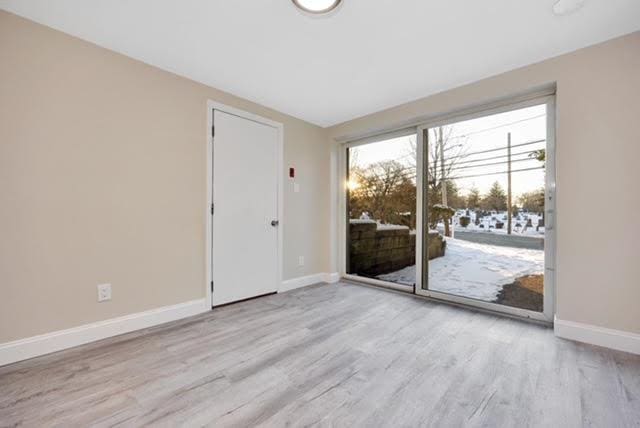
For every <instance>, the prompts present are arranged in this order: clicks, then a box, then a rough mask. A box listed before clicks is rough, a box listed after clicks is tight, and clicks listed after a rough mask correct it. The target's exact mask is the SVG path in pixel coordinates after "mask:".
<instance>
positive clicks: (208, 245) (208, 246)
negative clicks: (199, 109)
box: [205, 100, 284, 307]
mask: <svg viewBox="0 0 640 428" xmlns="http://www.w3.org/2000/svg"><path fill="white" fill-rule="evenodd" d="M213 110H218V111H222V112H225V113H229V114H232V115H234V116H238V117H242V118H244V119H248V120H252V121H254V122H258V123H261V124H263V125H267V126H271V127H274V128H276V130H277V131H278V165H277V169H278V177H277V179H278V221H279V222H280V224H279V226H278V250H277V251H278V254H277V260H278V261H277V263H278V266H277V278H276V284H278V286H280V285H281V284H282V271H283V267H282V263H283V257H282V255H283V254H284V253H283V238H284V235H283V229H284V215H283V214H284V175H283V174H284V125H283V124H282V123H280V122H276V121H274V120H271V119H267V118H265V117H262V116H258V115H256V114H253V113H249V112H247V111H244V110H240V109H237V108H235V107H231V106H228V105H225V104H221V103H219V102H216V101H212V100H207V130H206V132H207V185H206V189H207V194H206V199H205V200H206V201H207V205H206V206H205V219H206V220H205V232H206V240H205V269H206V272H205V278H206V282H205V293H206V299H207V302H209V307H212V306H213V296H212V294H211V281H212V278H213V276H212V274H213V272H212V259H211V253H212V251H211V250H212V244H213V242H212V230H213V219H212V218H211V211H210V210H211V204H212V202H213V138H212V136H211V128H212V127H213ZM278 291H280V289H279V288H278Z"/></svg>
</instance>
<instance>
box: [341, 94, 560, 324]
mask: <svg viewBox="0 0 640 428" xmlns="http://www.w3.org/2000/svg"><path fill="white" fill-rule="evenodd" d="M540 104H546V105H547V147H546V150H547V154H548V156H547V159H546V167H545V193H546V194H545V202H546V203H545V211H546V215H545V226H546V228H545V277H544V278H545V279H544V312H542V313H540V312H535V311H530V310H526V309H521V308H515V307H510V306H505V305H501V304H498V303H489V302H483V301H480V300H475V299H471V298H467V297H460V296H455V295H452V294H447V293H440V292H437V291H431V290H423V289H422V268H423V266H422V252H423V249H422V246H423V242H422V240H423V222H422V218H423V204H422V181H423V174H424V165H423V162H424V159H423V155H424V153H423V150H424V139H423V137H424V130H425V129H428V128H432V127H435V126H441V125H446V124H450V123H454V122H459V121H463V120H470V119H474V118H478V117H482V116H487V115H492V114H498V113H502V112H507V111H510V110H517V109H521V108H526V107H530V106H534V105H540ZM555 126H556V104H555V95H541V96H536V97H530V98H528V99H526V100H525V101H519V100H513V101H512V102H508V100H507V101H505V102H502V103H501V104H500V105H499V106H498V107H493V106H487V107H486V108H484V109H483V108H481V107H480V108H478V107H476V108H474V109H473V111H472V112H470V113H466V112H464V111H461V112H460V113H459V114H456V113H455V112H453V113H450V114H447V115H442V116H440V117H439V118H438V117H436V118H434V119H431V120H423V121H422V122H421V123H420V124H418V125H417V126H416V127H415V128H413V127H411V128H405V129H403V130H400V131H392V132H388V133H381V134H378V135H375V136H367V137H366V138H361V139H358V140H352V141H344V142H342V143H341V144H340V149H339V156H338V162H339V171H338V172H339V174H340V179H339V183H340V186H339V191H338V193H339V198H340V200H339V203H338V208H339V213H338V214H339V237H338V245H339V248H338V257H339V267H340V275H341V277H342V278H345V279H348V280H354V281H358V282H363V283H367V284H371V285H377V286H382V287H386V288H392V289H397V290H402V291H407V290H408V287H406V286H400V285H397V284H394V283H391V282H387V281H381V280H377V279H371V278H364V277H359V276H355V275H349V274H347V273H346V267H347V266H346V245H347V236H346V234H347V206H346V196H347V192H346V180H347V150H348V149H349V148H350V147H355V146H358V145H362V144H368V143H372V142H375V141H382V140H386V139H388V138H393V137H396V136H399V135H407V134H409V133H412V132H415V133H416V134H417V144H416V147H417V152H418V153H417V160H418V162H417V177H416V185H417V195H416V201H417V207H416V285H415V287H414V290H413V293H414V294H416V295H418V296H423V297H427V298H431V299H436V300H444V301H448V302H453V303H457V304H464V305H468V306H472V307H476V308H480V309H484V310H489V311H493V312H501V313H506V314H510V315H515V316H518V317H523V318H530V319H534V320H538V321H544V322H549V323H553V318H554V314H555V302H556V294H557V293H556V272H555V268H556V266H555V263H556V260H555V257H556V224H555V219H556V218H557V217H556V211H555V210H556V203H555V200H556V159H555V154H556V135H555V130H556V128H555Z"/></svg>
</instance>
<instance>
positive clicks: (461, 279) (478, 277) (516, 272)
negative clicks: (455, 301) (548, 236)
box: [378, 238, 544, 301]
mask: <svg viewBox="0 0 640 428" xmlns="http://www.w3.org/2000/svg"><path fill="white" fill-rule="evenodd" d="M446 240H447V249H446V252H445V256H444V257H439V258H437V259H433V260H431V261H430V262H429V289H431V290H432V291H440V292H443V293H449V294H455V295H458V296H464V297H470V298H473V299H480V300H485V301H493V300H495V299H496V298H497V297H498V293H499V292H500V290H502V287H503V286H504V285H506V284H511V283H512V282H514V280H515V279H516V278H518V277H521V276H525V275H532V274H543V273H544V251H540V250H529V249H522V248H511V247H497V246H493V245H483V244H475V243H472V242H467V241H462V240H459V239H452V238H446ZM415 277H416V267H415V266H408V267H406V268H404V269H402V270H399V271H397V272H392V273H389V274H385V275H379V276H378V279H381V280H383V281H391V282H395V283H399V284H409V285H413V284H414V283H415Z"/></svg>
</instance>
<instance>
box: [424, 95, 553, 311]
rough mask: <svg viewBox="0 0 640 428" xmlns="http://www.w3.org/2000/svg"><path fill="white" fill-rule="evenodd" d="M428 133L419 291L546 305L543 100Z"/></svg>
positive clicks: (535, 307)
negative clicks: (528, 105)
mask: <svg viewBox="0 0 640 428" xmlns="http://www.w3.org/2000/svg"><path fill="white" fill-rule="evenodd" d="M423 135H424V138H423V140H424V146H423V147H424V153H423V155H422V158H423V164H424V168H423V170H424V171H423V177H424V184H423V187H422V189H423V197H424V202H423V212H424V216H423V221H424V226H423V237H422V242H423V262H422V275H423V276H422V289H424V290H428V291H429V292H434V293H441V294H442V295H443V296H446V295H448V296H455V297H459V298H464V299H473V300H476V301H481V302H486V303H494V304H499V305H504V306H509V307H513V308H518V309H523V310H527V311H534V312H543V310H544V302H545V299H544V289H545V287H544V274H545V199H546V198H545V189H546V180H545V169H546V164H547V160H548V159H547V139H548V138H547V104H540V105H535V106H532V107H527V108H521V109H517V110H512V111H508V112H504V113H499V114H493V115H487V116H483V117H479V118H475V119H471V120H465V121H460V122H456V123H451V124H447V125H442V126H437V127H432V128H428V129H425V130H424V134H423Z"/></svg>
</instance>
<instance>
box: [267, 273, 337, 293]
mask: <svg viewBox="0 0 640 428" xmlns="http://www.w3.org/2000/svg"><path fill="white" fill-rule="evenodd" d="M339 280H340V275H339V274H338V272H334V273H316V274H313V275H307V276H300V277H298V278H293V279H287V280H286V281H282V284H281V285H280V287H279V288H278V293H284V292H285V291H290V290H295V289H296V288H302V287H308V286H310V285H314V284H320V283H328V284H333V283H336V282H338V281H339Z"/></svg>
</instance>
